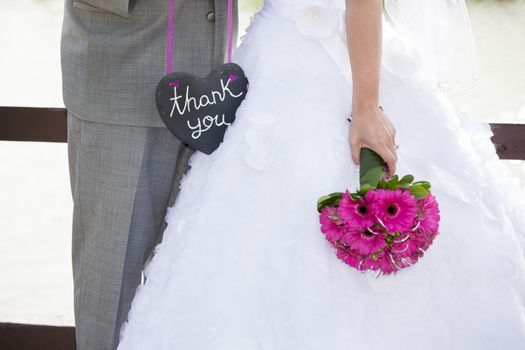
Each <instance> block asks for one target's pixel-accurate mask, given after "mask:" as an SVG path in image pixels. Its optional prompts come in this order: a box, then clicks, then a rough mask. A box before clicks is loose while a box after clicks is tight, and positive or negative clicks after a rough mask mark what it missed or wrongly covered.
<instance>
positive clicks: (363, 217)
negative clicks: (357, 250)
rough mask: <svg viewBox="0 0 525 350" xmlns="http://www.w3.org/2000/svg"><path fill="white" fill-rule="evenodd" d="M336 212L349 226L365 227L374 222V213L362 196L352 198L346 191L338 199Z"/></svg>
mask: <svg viewBox="0 0 525 350" xmlns="http://www.w3.org/2000/svg"><path fill="white" fill-rule="evenodd" d="M337 214H338V215H339V217H341V218H342V219H343V220H344V222H345V224H346V225H348V226H349V227H351V228H359V229H361V228H367V227H369V226H370V225H372V224H373V223H374V215H373V213H372V212H371V211H370V208H369V205H368V203H367V202H366V201H365V200H364V199H363V198H360V199H358V200H353V199H352V197H350V194H349V193H348V191H346V192H345V193H344V194H343V198H341V200H340V201H339V208H338V209H337Z"/></svg>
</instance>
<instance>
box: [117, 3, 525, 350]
mask: <svg viewBox="0 0 525 350" xmlns="http://www.w3.org/2000/svg"><path fill="white" fill-rule="evenodd" d="M340 2H341V3H342V6H344V0H340ZM294 3H297V4H300V3H301V1H292V0H288V1H286V0H267V1H266V4H265V6H264V8H263V9H262V10H261V11H260V12H259V13H258V14H257V15H256V16H255V18H254V19H253V21H252V22H251V24H250V26H249V28H248V31H247V34H245V36H244V37H243V38H242V43H241V46H240V47H239V49H238V50H237V51H236V53H235V56H234V62H236V63H238V64H239V65H240V66H242V67H243V68H244V70H245V72H246V75H247V77H248V79H249V82H250V86H249V92H248V94H247V97H246V99H245V100H244V101H243V103H242V104H241V106H240V108H239V109H238V112H237V119H236V121H235V123H233V124H232V125H231V126H230V127H229V129H228V130H227V132H226V134H225V138H224V142H223V143H222V144H221V146H220V147H219V148H218V149H217V150H216V151H215V152H214V153H212V154H211V155H206V154H204V153H201V152H195V153H194V155H193V156H192V158H191V160H190V165H191V170H190V171H189V172H188V173H187V174H186V175H185V176H184V177H183V180H182V184H181V191H180V193H179V197H178V199H177V201H176V204H175V205H174V206H173V207H171V208H169V210H168V214H167V216H166V220H167V222H168V227H167V229H166V231H165V232H164V238H163V241H162V243H160V244H159V245H158V246H157V247H156V249H155V255H154V257H153V259H152V260H151V262H150V264H149V265H148V266H147V268H146V271H145V273H146V276H147V280H146V283H145V284H144V285H141V286H139V288H138V289H137V293H136V295H135V299H134V300H133V304H132V307H131V311H130V313H129V316H128V321H127V322H126V323H124V325H123V327H122V331H121V341H120V344H119V347H118V349H119V350H131V349H137V350H147V349H155V350H162V349H169V350H348V349H362V350H368V349H382V348H385V349H391V350H401V349H403V350H405V349H425V350H433V349H436V350H437V349H439V350H443V349H447V350H452V349H458V350H465V349H476V350H479V349H498V350H500V349H506V350H513V349H516V350H517V349H525V309H524V306H525V304H524V301H525V259H524V253H523V251H524V248H525V244H524V240H525V221H524V217H525V203H524V199H523V197H522V196H523V195H524V193H523V191H522V190H521V189H520V187H519V186H518V184H517V183H516V178H512V176H511V174H510V172H509V170H508V169H507V168H506V167H505V166H504V165H502V164H501V162H500V160H499V159H498V156H497V154H496V152H495V149H494V146H493V144H492V143H491V141H490V137H491V136H492V132H491V130H490V126H489V125H488V124H486V123H482V122H479V121H477V120H476V119H474V118H473V117H471V116H469V115H467V114H460V113H458V112H457V111H455V110H454V108H453V107H452V105H451V103H450V102H449V100H448V99H447V98H446V97H445V96H444V95H443V94H441V93H440V92H438V91H436V90H433V89H431V88H430V86H427V85H426V84H425V83H424V82H423V81H422V80H421V79H420V77H419V75H418V71H417V68H416V67H417V65H416V64H414V62H416V61H417V57H415V56H414V53H413V52H412V51H410V50H405V48H404V46H403V41H402V40H400V39H399V38H398V37H397V36H396V35H394V33H393V31H392V30H391V28H390V27H389V26H387V25H386V26H385V27H384V36H383V43H384V47H383V66H382V72H381V88H380V103H381V105H382V106H383V108H384V110H385V112H386V113H387V115H388V116H389V118H390V119H391V120H392V122H393V124H394V125H395V127H396V131H397V137H396V141H397V143H398V144H399V145H400V148H399V150H398V158H399V160H398V163H397V173H398V174H400V175H404V174H409V173H410V174H413V175H414V176H415V178H416V180H428V181H430V182H431V183H432V188H431V190H432V193H433V194H434V195H435V196H436V199H437V201H438V202H439V207H440V215H441V222H440V234H439V235H438V236H437V238H436V239H435V241H434V243H433V244H432V246H431V247H430V248H429V249H428V251H427V252H426V253H425V256H424V257H423V258H421V259H420V260H419V262H418V263H417V264H415V265H413V266H411V267H409V268H406V269H404V270H401V271H400V272H398V273H397V274H394V275H389V276H379V277H377V278H376V274H375V273H373V272H366V273H363V272H359V271H357V270H355V269H353V268H351V267H349V266H347V265H345V264H344V263H343V262H341V261H340V260H338V259H337V258H336V256H335V254H334V252H333V251H332V250H331V248H330V246H329V243H328V242H327V241H326V240H325V238H324V236H323V234H322V233H321V231H320V224H319V218H318V212H317V210H316V201H317V199H318V198H319V197H320V196H321V195H324V194H327V193H330V192H335V191H342V190H344V189H345V188H348V189H349V190H350V191H353V190H355V189H356V188H357V187H358V185H359V173H358V172H357V171H356V166H355V165H354V163H353V162H352V159H351V154H350V148H349V145H348V126H349V124H348V121H347V120H346V119H347V118H348V117H349V115H350V112H351V110H350V108H351V96H352V94H351V86H350V84H349V82H348V81H347V79H346V78H345V75H344V74H343V73H342V72H341V69H340V67H339V66H338V65H337V64H336V63H335V62H336V61H337V57H335V56H334V55H337V54H338V52H339V53H340V52H342V51H337V50H336V49H335V50H333V51H330V49H327V47H325V46H324V45H322V44H321V43H320V42H319V40H317V39H316V38H312V37H311V36H310V35H307V34H308V33H305V31H307V30H308V27H304V28H303V27H301V26H298V24H297V21H294V20H292V17H291V15H290V13H291V12H290V9H293V7H294ZM296 6H298V5H296ZM342 6H339V7H342ZM334 11H341V9H340V8H334ZM339 30H340V29H339ZM328 46H330V45H328Z"/></svg>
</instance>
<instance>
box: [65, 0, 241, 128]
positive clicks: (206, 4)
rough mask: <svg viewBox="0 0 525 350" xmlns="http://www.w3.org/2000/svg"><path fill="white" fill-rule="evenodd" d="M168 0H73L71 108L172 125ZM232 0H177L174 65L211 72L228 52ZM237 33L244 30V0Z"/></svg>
mask: <svg viewBox="0 0 525 350" xmlns="http://www.w3.org/2000/svg"><path fill="white" fill-rule="evenodd" d="M168 3H169V2H168V0H66V1H65V15H64V23H63V28H62V41H61V57H62V82H63V97H64V104H65V106H66V108H67V109H68V110H69V111H70V112H71V113H73V114H75V115H76V116H78V117H79V118H81V119H85V120H89V121H95V122H104V123H112V124H122V125H135V126H153V127H164V124H163V123H162V121H161V119H160V117H159V116H158V114H157V110H156V107H155V87H156V85H157V83H158V81H159V80H160V79H161V78H162V76H164V74H165V47H166V23H167V15H168ZM227 3H228V1H227V0H176V1H175V50H174V57H175V58H174V69H175V70H177V71H186V72H190V73H193V74H197V75H202V76H204V75H206V74H207V73H208V71H209V70H210V69H212V68H213V67H216V66H218V65H220V64H222V63H223V62H224V61H225V59H226V46H227ZM233 9H234V13H233V23H234V26H233V34H234V42H235V38H236V36H237V23H238V21H237V2H236V1H234V6H233Z"/></svg>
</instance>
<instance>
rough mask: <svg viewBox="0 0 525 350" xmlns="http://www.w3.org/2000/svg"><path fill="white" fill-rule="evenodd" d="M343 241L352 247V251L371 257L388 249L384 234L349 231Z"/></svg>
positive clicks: (364, 230) (361, 230)
mask: <svg viewBox="0 0 525 350" xmlns="http://www.w3.org/2000/svg"><path fill="white" fill-rule="evenodd" d="M342 241H343V242H344V243H346V244H347V245H348V246H350V249H352V250H353V251H355V252H357V253H358V254H361V255H369V254H372V253H375V252H378V251H380V250H381V249H383V248H385V247H386V241H385V236H384V235H383V234H379V233H377V234H374V233H372V232H370V231H369V230H367V229H360V230H357V229H350V230H347V231H346V232H345V234H344V236H343V238H342Z"/></svg>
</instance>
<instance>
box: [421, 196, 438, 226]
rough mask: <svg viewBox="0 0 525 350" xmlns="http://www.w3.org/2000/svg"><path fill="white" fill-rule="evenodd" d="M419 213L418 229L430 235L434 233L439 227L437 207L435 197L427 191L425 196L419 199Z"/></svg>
mask: <svg viewBox="0 0 525 350" xmlns="http://www.w3.org/2000/svg"><path fill="white" fill-rule="evenodd" d="M419 204H420V206H421V213H420V215H419V220H420V223H419V227H418V229H419V230H420V231H421V232H423V233H425V234H430V235H435V234H436V233H437V231H438V228H439V219H440V216H439V207H438V203H437V201H436V198H435V197H434V196H433V195H432V194H431V193H429V194H428V195H427V196H426V197H425V198H423V199H422V200H420V201H419Z"/></svg>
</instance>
